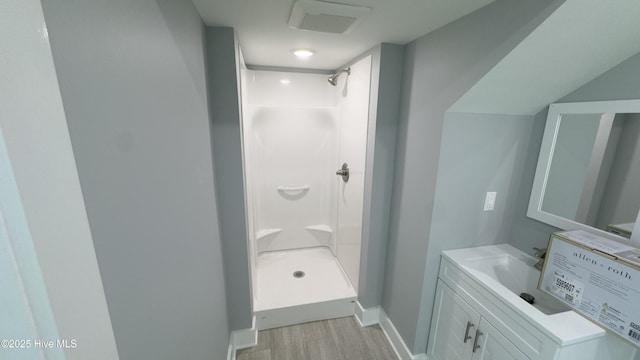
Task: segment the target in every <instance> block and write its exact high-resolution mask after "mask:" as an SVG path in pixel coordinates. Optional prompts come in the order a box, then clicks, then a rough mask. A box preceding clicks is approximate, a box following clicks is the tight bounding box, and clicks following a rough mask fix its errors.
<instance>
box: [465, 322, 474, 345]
mask: <svg viewBox="0 0 640 360" xmlns="http://www.w3.org/2000/svg"><path fill="white" fill-rule="evenodd" d="M472 327H474V325H473V323H472V322H471V321H467V330H466V331H465V332H464V341H463V342H464V343H465V344H466V343H467V340H471V336H469V330H471V328H472Z"/></svg>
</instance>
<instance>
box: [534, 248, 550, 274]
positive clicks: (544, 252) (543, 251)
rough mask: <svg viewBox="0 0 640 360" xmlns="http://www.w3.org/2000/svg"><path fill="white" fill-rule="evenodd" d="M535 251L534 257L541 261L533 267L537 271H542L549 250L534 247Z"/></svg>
mask: <svg viewBox="0 0 640 360" xmlns="http://www.w3.org/2000/svg"><path fill="white" fill-rule="evenodd" d="M533 250H535V251H536V252H535V253H534V254H533V256H535V257H537V258H539V259H540V260H538V262H537V263H536V264H535V265H533V267H535V268H536V269H538V270H540V271H542V266H543V265H544V258H545V256H547V249H546V248H544V249H539V248H536V247H534V248H533Z"/></svg>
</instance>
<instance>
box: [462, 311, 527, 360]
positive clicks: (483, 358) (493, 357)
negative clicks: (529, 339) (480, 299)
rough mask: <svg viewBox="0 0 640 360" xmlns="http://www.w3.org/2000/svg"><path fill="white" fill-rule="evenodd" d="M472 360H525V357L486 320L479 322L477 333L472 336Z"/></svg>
mask: <svg viewBox="0 0 640 360" xmlns="http://www.w3.org/2000/svg"><path fill="white" fill-rule="evenodd" d="M473 336H474V339H473V340H474V341H473V344H474V345H473V346H474V350H473V358H472V360H526V359H528V357H526V356H525V355H524V354H523V353H522V352H521V351H520V350H518V349H517V348H516V347H515V345H513V344H512V343H511V342H510V341H509V340H508V339H507V338H506V337H504V335H502V334H501V333H500V332H499V331H498V330H497V329H496V328H494V327H493V326H491V324H489V322H488V321H487V320H486V319H482V320H481V321H480V326H479V327H478V331H477V332H475V333H474V334H473Z"/></svg>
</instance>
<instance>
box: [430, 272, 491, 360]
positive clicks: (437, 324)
mask: <svg viewBox="0 0 640 360" xmlns="http://www.w3.org/2000/svg"><path fill="white" fill-rule="evenodd" d="M479 323H480V314H478V313H477V312H476V311H475V310H473V309H472V308H471V306H469V304H467V303H466V302H465V301H464V300H463V299H462V298H461V297H460V296H458V295H456V294H455V293H454V292H453V290H451V289H450V288H449V287H448V286H447V285H445V284H444V283H443V282H442V281H440V280H438V287H437V289H436V303H435V306H434V309H433V316H432V317H431V332H430V335H429V345H428V347H427V357H428V358H429V359H430V360H469V359H471V355H472V350H473V335H474V334H475V333H476V330H477V327H478V324H479Z"/></svg>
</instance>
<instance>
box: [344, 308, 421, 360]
mask: <svg viewBox="0 0 640 360" xmlns="http://www.w3.org/2000/svg"><path fill="white" fill-rule="evenodd" d="M356 320H358V322H359V323H360V325H361V326H369V325H374V324H379V325H380V327H381V328H382V332H384V335H385V336H386V337H387V339H388V340H389V343H390V344H391V347H392V348H393V350H394V351H395V353H396V355H397V356H398V359H400V360H428V359H427V355H426V354H418V355H413V354H412V353H411V351H410V350H409V348H408V347H407V344H405V343H404V341H403V340H402V338H401V337H400V333H398V330H396V327H395V326H394V325H393V323H392V322H391V319H389V317H388V316H387V314H386V313H385V312H384V309H383V308H381V307H379V306H376V307H373V308H369V309H364V308H363V307H362V305H361V304H360V303H359V302H357V303H356Z"/></svg>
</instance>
